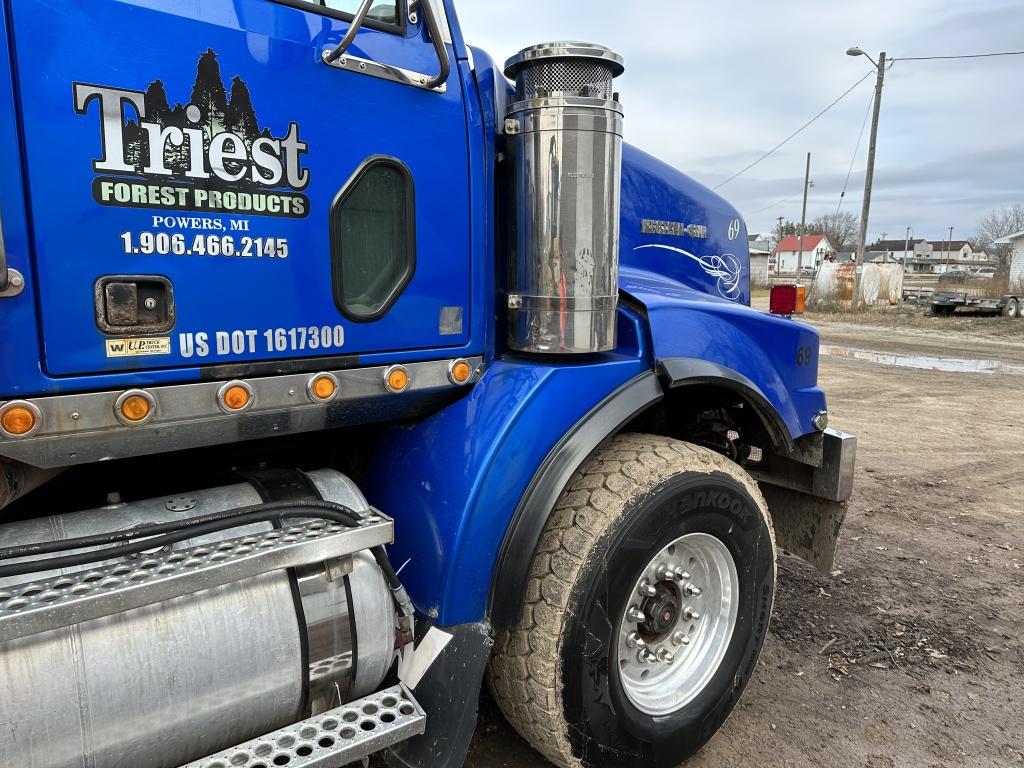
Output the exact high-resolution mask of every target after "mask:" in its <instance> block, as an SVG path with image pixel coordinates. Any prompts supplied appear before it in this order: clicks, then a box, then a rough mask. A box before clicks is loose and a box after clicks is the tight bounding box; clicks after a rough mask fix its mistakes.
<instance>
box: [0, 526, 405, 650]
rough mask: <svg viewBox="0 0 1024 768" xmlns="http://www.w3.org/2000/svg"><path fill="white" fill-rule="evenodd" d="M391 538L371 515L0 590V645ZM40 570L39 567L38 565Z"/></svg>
mask: <svg viewBox="0 0 1024 768" xmlns="http://www.w3.org/2000/svg"><path fill="white" fill-rule="evenodd" d="M393 531H394V523H393V522H392V521H391V519H390V518H387V517H385V516H384V515H382V514H381V513H380V512H377V511H376V510H371V511H370V513H369V514H367V515H365V516H364V517H363V518H362V519H361V520H360V523H359V526H358V527H356V528H349V527H346V526H343V525H340V524H338V523H331V522H327V521H323V520H317V521H314V522H309V523H302V524H299V525H290V526H288V527H286V528H283V529H278V530H268V531H266V532H263V533H256V534H252V535H249V536H243V537H239V538H236V539H229V540H227V541H219V542H216V543H213V544H208V545H202V546H197V547H192V548H190V549H175V550H166V551H165V550H161V551H158V552H155V553H153V554H144V555H141V556H137V557H125V558H121V559H119V560H113V561H111V562H110V563H108V564H105V565H102V566H99V567H97V568H94V569H91V570H84V571H76V572H74V573H71V574H68V575H66V576H58V577H55V578H50V579H45V580H42V581H33V582H28V583H25V584H19V585H18V586H16V587H11V588H7V589H0V642H6V641H8V640H15V639H17V638H19V637H25V636H27V635H33V634H36V633H38V632H47V631H49V630H51V629H58V628H60V627H68V626H71V625H73V624H78V623H79V622H83V621H89V620H91V619H98V618H101V617H103V616H110V615H112V614H115V613H122V612H124V611H130V610H132V609H134V608H141V607H143V606H146V605H153V604H155V603H160V602H163V601H165V600H171V599H173V598H175V597H181V596H183V595H190V594H194V593H196V592H201V591H203V590H204V589H212V588H213V587H219V586H222V585H224V584H230V583H232V582H235V581H240V580H242V579H247V578H250V577H252V576H259V575H261V574H264V573H269V572H270V571H275V570H279V569H282V568H294V567H297V566H300V565H306V564H309V563H316V562H319V561H321V560H330V559H332V558H337V557H344V556H346V555H351V554H354V553H356V552H361V551H362V550H364V549H368V548H370V547H375V546H377V545H379V544H387V543H389V542H390V541H392V538H393ZM40 563H41V566H45V560H41V561H40Z"/></svg>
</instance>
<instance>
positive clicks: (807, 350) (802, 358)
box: [796, 347, 814, 368]
mask: <svg viewBox="0 0 1024 768" xmlns="http://www.w3.org/2000/svg"><path fill="white" fill-rule="evenodd" d="M813 360H814V350H813V349H811V347H798V348H797V350H796V364H797V365H798V366H800V367H801V368H802V367H804V366H805V365H810V364H811V362H812V361H813Z"/></svg>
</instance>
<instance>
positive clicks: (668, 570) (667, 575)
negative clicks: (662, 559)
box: [655, 563, 676, 580]
mask: <svg viewBox="0 0 1024 768" xmlns="http://www.w3.org/2000/svg"><path fill="white" fill-rule="evenodd" d="M655 573H656V574H657V576H658V579H659V580H661V579H674V578H675V576H676V566H674V565H673V564H672V563H663V564H662V565H659V566H658V570H657V571H655Z"/></svg>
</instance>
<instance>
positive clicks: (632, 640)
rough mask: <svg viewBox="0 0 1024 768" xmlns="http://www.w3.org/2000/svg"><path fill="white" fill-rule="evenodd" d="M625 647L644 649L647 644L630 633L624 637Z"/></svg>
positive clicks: (633, 633) (636, 635) (638, 636)
mask: <svg viewBox="0 0 1024 768" xmlns="http://www.w3.org/2000/svg"><path fill="white" fill-rule="evenodd" d="M626 645H627V646H628V647H630V648H646V647H647V643H645V642H644V639H643V638H642V637H640V635H638V634H637V633H636V632H630V633H629V634H628V635H626Z"/></svg>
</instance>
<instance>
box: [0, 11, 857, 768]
mask: <svg viewBox="0 0 1024 768" xmlns="http://www.w3.org/2000/svg"><path fill="white" fill-rule="evenodd" d="M2 7H3V14H2V15H0V24H2V29H0V48H2V55H0V68H2V72H0V160H2V168H3V171H2V174H0V215H2V237H0V472H2V475H0V477H2V482H0V509H2V510H3V516H2V518H0V690H2V691H3V695H2V696H0V765H3V766H12V768H13V767H14V766H33V768H71V767H72V766H75V767H76V768H79V767H87V768H115V767H124V768H174V767H175V766H181V765H188V766H196V767H199V766H201V767H202V768H226V767H227V766H247V767H248V768H270V766H284V765H288V766H292V767H293V768H300V767H302V766H314V765H315V766H328V767H330V766H340V765H343V764H348V763H351V762H357V761H360V760H365V759H366V758H367V757H369V756H370V755H371V754H376V753H383V759H384V760H386V761H387V762H388V764H390V765H393V766H409V767H410V768H411V767H414V766H415V767H422V768H427V767H428V766H429V767H431V768H434V767H436V766H458V765H461V764H462V763H463V762H464V760H465V757H466V753H467V749H468V745H469V741H470V738H471V736H472V734H473V730H474V727H475V723H476V713H477V706H478V699H479V696H480V694H481V691H482V688H483V686H484V685H488V686H489V688H490V692H491V695H492V696H493V697H494V699H495V700H496V702H497V704H498V705H499V707H500V708H501V710H502V712H503V713H504V714H505V716H506V717H507V718H508V720H509V721H510V722H511V723H512V725H513V726H514V727H515V728H516V729H517V730H518V731H519V732H520V733H521V734H522V735H523V736H524V737H525V738H526V739H527V740H528V741H529V742H530V743H531V744H532V745H533V746H534V747H535V748H536V749H537V750H538V751H539V752H540V753H542V754H543V755H544V756H545V757H546V758H547V759H548V760H550V761H551V762H553V763H554V764H556V765H559V766H620V765H631V766H632V765H651V766H673V765H677V764H679V763H681V762H683V761H684V760H685V759H686V758H687V757H689V756H690V755H692V754H694V753H695V752H696V751H697V750H698V749H699V748H700V747H701V746H702V745H703V744H704V743H706V741H707V740H708V739H709V738H710V737H711V736H712V735H713V734H714V733H715V731H716V730H717V729H718V728H719V727H720V726H721V724H722V723H723V722H724V721H725V719H726V717H727V716H728V715H729V713H730V711H731V710H732V709H733V707H734V706H735V704H736V702H737V700H738V698H739V696H740V695H741V693H742V692H743V689H744V687H745V686H746V684H747V683H748V681H749V680H750V677H751V674H752V673H753V670H754V668H755V665H756V662H757V658H758V654H759V651H760V649H761V646H762V643H763V642H764V640H765V636H766V632H767V628H768V623H769V617H770V615H771V611H772V605H773V599H774V594H775V578H776V575H775V574H776V565H775V563H776V552H777V550H778V549H785V550H786V551H789V552H791V553H794V554H796V555H799V556H801V557H803V558H805V559H807V560H809V561H810V562H812V563H813V564H815V565H816V566H818V567H819V568H822V569H829V568H830V567H831V564H832V562H833V558H834V555H835V548H836V542H837V538H838V535H839V530H840V527H841V525H842V522H843V516H844V502H845V500H846V499H847V498H848V497H849V496H850V493H851V490H852V487H851V486H852V477H853V463H854V453H855V446H856V443H855V439H854V438H853V437H852V436H850V435H846V434H843V433H841V432H838V431H836V430H833V429H831V428H829V426H828V411H827V408H826V402H825V395H824V393H823V392H822V390H821V389H820V388H819V387H818V383H817V365H818V336H817V334H816V332H815V331H814V330H813V329H812V328H809V327H807V326H805V325H803V324H801V323H799V322H797V321H794V320H793V319H792V317H791V316H792V315H793V314H795V313H797V312H798V311H799V306H798V304H799V296H798V292H797V291H796V289H795V288H793V287H786V286H783V287H780V288H779V289H778V290H777V291H776V293H775V294H773V296H772V312H773V313H774V314H772V313H767V312H760V311H755V310H753V309H751V307H750V275H749V257H748V250H747V233H746V228H745V226H744V223H743V220H742V218H741V217H740V215H739V214H738V213H737V211H736V210H735V208H733V207H732V206H731V205H730V204H729V203H727V202H726V201H725V200H723V199H722V198H720V197H719V196H717V195H716V194H714V193H713V192H711V191H710V190H708V189H706V188H705V187H703V186H701V185H700V184H698V183H696V182H695V181H693V180H692V179H690V178H688V177H687V176H685V175H684V174H682V173H680V172H678V171H676V170H674V169H672V168H671V167H669V166H668V165H666V164H664V163H662V162H660V161H659V160H657V159H655V158H654V157H652V156H650V155H647V154H645V153H643V152H641V151H640V150H638V149H636V148H634V147H632V146H630V145H629V144H625V143H623V135H624V132H625V131H624V126H625V125H627V124H628V107H624V106H623V103H626V104H628V99H620V97H619V94H618V93H617V91H616V87H615V80H616V78H617V77H618V75H619V74H621V73H622V71H623V70H624V66H625V65H624V62H623V60H622V58H621V57H619V56H618V55H616V54H615V53H613V52H612V51H611V50H609V49H607V48H604V47H601V46H598V45H593V44H587V43H578V42H556V43H549V44H543V45H536V46H532V47H530V48H525V49H523V50H522V51H521V52H520V53H519V54H517V55H516V56H514V57H513V58H511V59H510V60H509V61H508V62H507V63H506V64H505V65H504V66H503V67H499V66H498V65H497V64H496V63H495V61H494V60H493V59H492V58H491V57H490V56H488V55H487V54H486V53H484V52H483V51H481V50H478V49H475V48H471V47H469V46H468V45H467V43H466V41H465V40H464V39H463V35H462V32H461V30H460V28H459V24H458V21H457V17H456V9H455V7H454V3H453V0H203V2H201V3H200V2H196V1H195V0H65V2H61V3H53V2H50V1H49V0H3V4H2Z"/></svg>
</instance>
